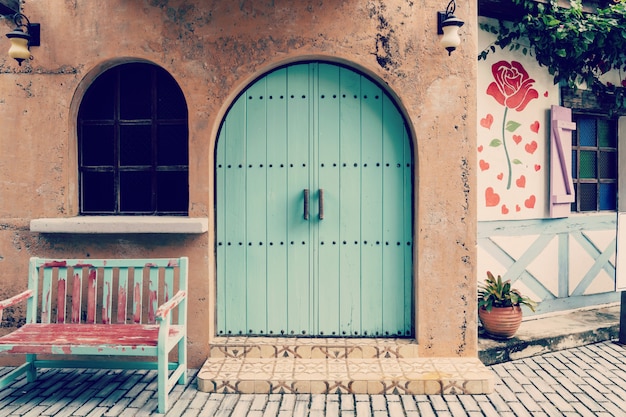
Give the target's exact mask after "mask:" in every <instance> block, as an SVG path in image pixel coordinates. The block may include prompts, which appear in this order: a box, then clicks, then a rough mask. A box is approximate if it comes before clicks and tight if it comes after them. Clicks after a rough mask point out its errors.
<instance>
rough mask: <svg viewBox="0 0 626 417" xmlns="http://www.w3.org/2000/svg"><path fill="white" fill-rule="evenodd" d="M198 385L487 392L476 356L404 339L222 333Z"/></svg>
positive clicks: (224, 389)
mask: <svg viewBox="0 0 626 417" xmlns="http://www.w3.org/2000/svg"><path fill="white" fill-rule="evenodd" d="M210 353H211V357H209V358H208V359H207V361H206V362H205V363H204V365H203V367H202V369H200V371H199V372H198V375H197V381H198V389H199V390H200V391H204V392H219V393H240V394H260V393H264V394H267V393H309V394H336V393H343V394H412V395H417V394H489V393H491V392H493V389H494V377H493V374H492V373H491V371H490V370H489V369H487V368H486V367H485V365H483V364H482V363H481V362H480V360H478V358H419V357H418V356H417V345H416V344H415V342H414V341H408V340H404V339H298V340H295V339H275V338H245V337H244V338H219V339H216V340H215V341H214V342H212V343H211V346H210Z"/></svg>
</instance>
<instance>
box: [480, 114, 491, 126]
mask: <svg viewBox="0 0 626 417" xmlns="http://www.w3.org/2000/svg"><path fill="white" fill-rule="evenodd" d="M492 123H493V116H492V115H491V114H487V115H486V116H485V117H483V118H482V119H480V125H481V126H482V127H484V128H486V129H491V124H492Z"/></svg>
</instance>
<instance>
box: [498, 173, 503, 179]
mask: <svg viewBox="0 0 626 417" xmlns="http://www.w3.org/2000/svg"><path fill="white" fill-rule="evenodd" d="M502 178H504V174H503V173H502V172H501V173H499V174H498V179H499V180H502Z"/></svg>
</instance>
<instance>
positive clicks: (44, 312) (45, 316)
mask: <svg viewBox="0 0 626 417" xmlns="http://www.w3.org/2000/svg"><path fill="white" fill-rule="evenodd" d="M59 269H60V268H59ZM51 305H52V269H46V270H44V273H43V281H42V285H41V322H42V323H50V309H51Z"/></svg>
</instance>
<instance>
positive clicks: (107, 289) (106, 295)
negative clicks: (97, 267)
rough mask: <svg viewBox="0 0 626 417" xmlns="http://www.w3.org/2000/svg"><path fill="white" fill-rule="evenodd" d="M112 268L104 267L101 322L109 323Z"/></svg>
mask: <svg viewBox="0 0 626 417" xmlns="http://www.w3.org/2000/svg"><path fill="white" fill-rule="evenodd" d="M112 291H113V268H105V269H104V276H103V280H102V324H110V323H111V303H112V297H113V294H112Z"/></svg>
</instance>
